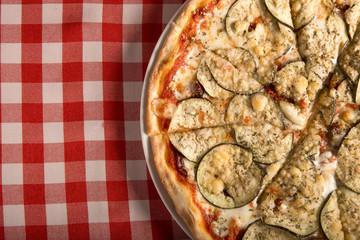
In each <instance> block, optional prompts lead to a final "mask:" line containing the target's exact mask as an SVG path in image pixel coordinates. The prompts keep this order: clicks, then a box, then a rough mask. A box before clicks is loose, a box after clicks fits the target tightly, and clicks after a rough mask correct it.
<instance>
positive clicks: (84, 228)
mask: <svg viewBox="0 0 360 240" xmlns="http://www.w3.org/2000/svg"><path fill="white" fill-rule="evenodd" d="M68 229H69V230H68V232H69V239H90V236H89V224H87V223H86V224H69V225H68Z"/></svg>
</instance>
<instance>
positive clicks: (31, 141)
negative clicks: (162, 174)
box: [0, 0, 188, 240]
mask: <svg viewBox="0 0 360 240" xmlns="http://www.w3.org/2000/svg"><path fill="white" fill-rule="evenodd" d="M183 2H184V1H183V0H122V1H113V0H85V1H76V0H75V1H67V0H64V1H61V0H32V1H28V0H24V1H20V0H13V1H9V0H3V1H1V5H0V8H1V15H0V16H1V20H0V38H1V42H0V45H1V49H0V56H1V59H0V73H1V84H0V89H1V91H0V95H1V105H0V107H1V115H0V120H1V128H0V131H1V138H0V141H1V145H0V146H1V158H0V159H1V164H0V167H1V171H0V174H1V177H0V185H1V188H0V191H1V193H0V214H1V215H2V216H0V239H17V240H18V239H36V240H39V239H61V240H63V239H188V236H187V235H186V234H185V233H184V232H183V231H182V230H181V228H180V227H179V226H178V225H177V224H176V222H175V221H174V220H173V219H172V217H171V215H170V214H169V212H168V211H167V209H166V208H165V206H164V204H163V203H162V201H161V199H160V197H159V195H158V193H157V191H156V189H155V187H154V185H153V182H152V180H151V177H150V175H149V172H148V170H147V166H146V162H145V156H144V153H143V150H142V143H141V134H140V98H141V90H142V84H143V79H144V76H145V71H146V67H147V64H148V61H149V59H150V56H151V53H152V51H153V48H154V46H155V44H156V42H157V40H158V38H159V36H160V34H161V32H162V30H163V29H164V27H165V26H166V24H167V22H168V21H169V19H170V18H171V17H172V15H173V14H174V13H175V12H176V10H177V9H178V8H179V7H180V6H181V4H182V3H183Z"/></svg>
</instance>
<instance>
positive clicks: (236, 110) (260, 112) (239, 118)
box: [225, 92, 284, 129]
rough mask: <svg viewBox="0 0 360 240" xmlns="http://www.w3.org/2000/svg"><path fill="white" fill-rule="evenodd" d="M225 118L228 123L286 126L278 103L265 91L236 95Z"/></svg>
mask: <svg viewBox="0 0 360 240" xmlns="http://www.w3.org/2000/svg"><path fill="white" fill-rule="evenodd" d="M225 120H226V122H228V123H236V124H240V125H248V126H252V125H255V124H259V123H260V124H264V123H270V124H272V125H273V126H275V127H278V128H281V129H283V128H284V123H283V119H282V115H281V111H280V109H279V107H278V105H277V104H276V103H275V102H274V100H273V99H272V98H271V97H269V96H268V95H266V94H265V93H263V92H260V93H257V94H254V95H252V96H245V95H236V96H235V97H234V98H233V99H232V100H231V102H230V103H229V106H228V109H227V111H226V116H225Z"/></svg>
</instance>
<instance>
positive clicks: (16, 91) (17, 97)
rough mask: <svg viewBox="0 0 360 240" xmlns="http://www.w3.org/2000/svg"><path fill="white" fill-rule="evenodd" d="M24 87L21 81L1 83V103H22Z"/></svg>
mask: <svg viewBox="0 0 360 240" xmlns="http://www.w3.org/2000/svg"><path fill="white" fill-rule="evenodd" d="M21 102H22V89H21V83H14V82H3V83H1V103H21Z"/></svg>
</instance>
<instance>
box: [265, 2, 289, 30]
mask: <svg viewBox="0 0 360 240" xmlns="http://www.w3.org/2000/svg"><path fill="white" fill-rule="evenodd" d="M264 4H265V6H266V9H267V10H268V11H269V13H270V14H271V16H273V17H274V18H275V19H276V20H277V21H279V22H280V23H281V24H284V25H285V26H287V27H289V28H290V29H291V30H294V24H293V22H292V19H291V9H290V2H289V0H264Z"/></svg>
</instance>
